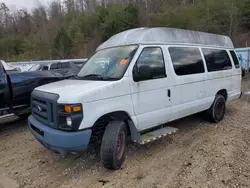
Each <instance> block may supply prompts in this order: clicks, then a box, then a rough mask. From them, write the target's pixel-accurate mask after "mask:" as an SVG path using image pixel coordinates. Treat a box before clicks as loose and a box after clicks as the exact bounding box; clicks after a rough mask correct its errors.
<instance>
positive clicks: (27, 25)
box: [0, 0, 250, 61]
mask: <svg viewBox="0 0 250 188" xmlns="http://www.w3.org/2000/svg"><path fill="white" fill-rule="evenodd" d="M142 26H148V27H155V26H166V27H175V28H183V29H193V30H199V31H205V32H212V33H218V34H225V35H228V36H230V37H231V38H232V39H233V41H234V44H235V45H236V46H237V47H242V46H246V45H247V43H250V40H249V41H248V39H250V37H249V36H250V35H249V33H250V32H249V31H250V0H64V1H63V3H61V1H59V0H58V1H57V0H54V1H52V2H51V3H50V4H49V5H48V6H46V7H45V6H40V7H37V8H35V9H33V10H32V11H27V10H24V9H20V10H18V11H16V12H11V11H10V10H9V8H8V7H7V6H6V5H5V4H4V3H1V0H0V59H4V60H6V61H20V60H43V59H58V58H84V57H88V56H89V55H91V54H92V53H93V52H94V50H95V48H96V47H97V46H98V45H99V44H100V43H101V42H102V41H104V40H106V39H108V38H109V37H110V36H112V35H113V34H115V33H118V32H120V31H123V30H126V29H130V28H134V27H142ZM247 41H248V42H247ZM249 45H250V44H249Z"/></svg>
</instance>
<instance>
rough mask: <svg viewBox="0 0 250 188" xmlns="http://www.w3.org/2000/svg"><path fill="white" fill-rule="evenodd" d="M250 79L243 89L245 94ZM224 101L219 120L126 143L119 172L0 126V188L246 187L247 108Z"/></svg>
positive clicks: (181, 124) (18, 128)
mask: <svg viewBox="0 0 250 188" xmlns="http://www.w3.org/2000/svg"><path fill="white" fill-rule="evenodd" d="M249 79H250V77H246V78H244V81H243V87H242V88H243V90H244V91H250V81H248V80H249ZM249 102H250V100H248V99H247V98H246V97H243V98H242V99H240V100H237V101H233V102H230V103H228V106H227V113H226V117H225V119H224V120H223V121H222V122H221V123H219V124H211V123H208V122H207V121H205V120H202V118H201V117H200V116H199V115H194V116H190V117H187V118H184V119H181V120H178V121H176V122H173V123H171V124H170V126H174V127H177V128H179V132H178V133H176V134H174V135H171V136H169V137H166V138H163V139H161V140H158V141H155V142H153V143H150V144H148V145H144V146H139V145H136V144H130V145H129V149H128V155H127V158H126V162H125V164H124V166H123V168H122V169H121V170H118V171H109V170H106V169H104V168H103V167H102V166H101V164H100V162H99V161H100V158H99V155H98V154H96V152H95V151H89V152H86V153H84V154H83V155H82V156H74V155H67V156H60V155H58V154H55V153H53V152H51V151H49V150H47V149H45V148H44V147H43V146H41V145H40V144H39V143H38V142H37V141H36V140H35V139H34V138H33V136H32V135H31V133H30V132H29V130H28V128H27V121H19V120H18V119H16V120H11V121H8V122H1V125H0V188H12V187H13V188H17V187H19V188H23V187H28V188H36V187H37V188H52V187H53V188H54V187H57V188H73V187H74V188H75V187H81V188H82V187H84V188H85V187H94V188H95V187H97V188H101V187H114V188H119V187H131V188H132V187H143V188H144V187H150V188H161V187H164V188H165V187H171V188H175V187H176V188H177V187H178V188H179V187H185V188H191V187H202V188H204V187H216V188H217V187H218V188H223V187H229V188H231V187H232V188H233V187H250V149H249V148H250V116H249V115H250V106H249V104H250V103H249Z"/></svg>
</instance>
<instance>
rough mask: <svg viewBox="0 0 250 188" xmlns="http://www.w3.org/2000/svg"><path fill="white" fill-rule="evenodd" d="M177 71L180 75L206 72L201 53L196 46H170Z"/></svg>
mask: <svg viewBox="0 0 250 188" xmlns="http://www.w3.org/2000/svg"><path fill="white" fill-rule="evenodd" d="M169 53H170V56H171V59H172V63H173V66H174V70H175V73H176V74H177V75H179V76H182V75H189V74H198V73H203V72H205V69H204V64H203V60H202V57H201V53H200V51H199V49H198V48H195V47H170V48H169Z"/></svg>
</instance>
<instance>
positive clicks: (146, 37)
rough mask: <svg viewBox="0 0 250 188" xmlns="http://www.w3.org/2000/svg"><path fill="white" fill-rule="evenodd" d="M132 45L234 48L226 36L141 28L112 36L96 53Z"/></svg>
mask: <svg viewBox="0 0 250 188" xmlns="http://www.w3.org/2000/svg"><path fill="white" fill-rule="evenodd" d="M132 44H191V45H202V46H211V47H212V46H214V47H222V48H234V46H233V42H232V40H231V39H230V38H229V37H228V36H223V35H216V34H211V33H204V32H198V31H191V30H184V29H174V28H167V27H164V28H163V27H159V28H145V27H143V28H136V29H131V30H127V31H124V32H121V33H118V34H116V35H114V36H112V37H111V38H110V39H108V40H107V41H106V42H104V43H103V44H101V45H100V46H99V47H98V48H97V51H99V50H102V49H105V48H111V47H115V46H125V45H132Z"/></svg>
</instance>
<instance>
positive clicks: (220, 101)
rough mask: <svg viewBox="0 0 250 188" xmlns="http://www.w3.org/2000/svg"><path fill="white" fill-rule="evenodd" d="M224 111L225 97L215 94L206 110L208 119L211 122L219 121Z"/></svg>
mask: <svg viewBox="0 0 250 188" xmlns="http://www.w3.org/2000/svg"><path fill="white" fill-rule="evenodd" d="M225 112H226V101H225V98H224V97H223V96H222V95H220V94H217V95H216V96H215V99H214V102H213V104H212V106H211V107H210V108H209V110H208V111H207V117H208V120H209V121H210V122H212V123H219V122H220V121H222V120H223V118H224V116H225Z"/></svg>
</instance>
